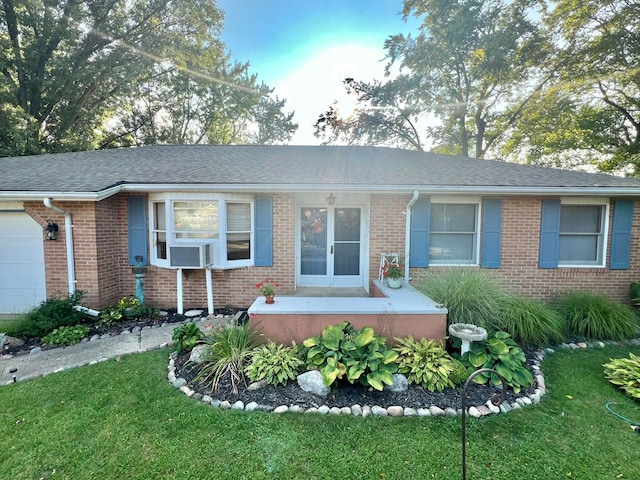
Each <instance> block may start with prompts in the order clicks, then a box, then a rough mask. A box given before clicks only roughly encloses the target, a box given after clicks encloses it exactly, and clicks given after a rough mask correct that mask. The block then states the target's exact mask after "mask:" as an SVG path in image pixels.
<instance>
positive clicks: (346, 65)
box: [274, 44, 385, 145]
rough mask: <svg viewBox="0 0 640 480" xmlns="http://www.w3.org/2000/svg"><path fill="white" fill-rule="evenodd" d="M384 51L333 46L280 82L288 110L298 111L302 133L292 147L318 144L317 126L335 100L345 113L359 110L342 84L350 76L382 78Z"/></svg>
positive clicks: (318, 53)
mask: <svg viewBox="0 0 640 480" xmlns="http://www.w3.org/2000/svg"><path fill="white" fill-rule="evenodd" d="M383 58H384V51H383V50H382V49H379V48H372V47H367V46H363V45H358V44H347V45H341V46H332V47H329V48H326V49H324V50H320V51H318V52H316V53H315V54H312V55H311V56H309V58H308V59H307V60H306V61H304V62H302V63H300V65H299V66H297V67H296V68H295V69H293V70H292V71H291V73H290V74H289V75H287V76H286V77H284V78H283V79H282V80H280V81H278V82H277V84H276V85H274V87H275V93H276V94H277V95H278V96H279V97H280V98H286V99H287V103H286V109H287V110H288V111H291V110H295V119H294V120H295V121H296V122H297V123H298V131H297V132H296V134H295V136H294V137H293V139H292V141H291V144H294V145H314V144H315V145H317V144H319V141H318V139H317V138H315V137H314V136H313V124H314V123H315V122H316V120H317V119H318V116H319V115H320V114H321V113H323V112H325V111H326V110H327V108H328V107H329V106H331V105H332V104H333V103H334V102H335V101H337V102H338V105H339V107H340V110H341V111H342V112H348V111H349V109H353V108H354V107H355V102H354V101H353V100H352V99H351V98H350V97H349V96H348V95H347V94H346V92H345V88H344V85H343V83H342V81H343V80H344V79H345V78H347V77H353V78H355V79H356V80H363V81H371V80H372V79H374V78H378V79H382V78H383V76H384V65H385V62H384V61H381V60H383Z"/></svg>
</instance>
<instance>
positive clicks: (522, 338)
mask: <svg viewBox="0 0 640 480" xmlns="http://www.w3.org/2000/svg"><path fill="white" fill-rule="evenodd" d="M497 328H498V329H499V330H502V331H505V332H507V333H509V334H510V335H511V337H512V338H513V339H514V341H516V342H518V343H521V344H529V345H548V344H554V343H561V342H562V340H563V339H564V335H565V331H566V323H565V320H564V318H562V316H560V315H559V314H558V313H557V312H556V311H555V310H553V309H552V308H549V307H547V306H546V305H544V304H542V303H541V302H539V301H537V300H532V299H528V298H522V297H517V296H509V297H507V298H505V299H504V300H503V301H502V305H501V311H500V316H499V320H498V322H497Z"/></svg>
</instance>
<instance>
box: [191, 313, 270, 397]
mask: <svg viewBox="0 0 640 480" xmlns="http://www.w3.org/2000/svg"><path fill="white" fill-rule="evenodd" d="M260 336H261V335H260V334H259V333H258V332H257V331H256V330H254V329H253V328H250V327H249V323H248V322H247V323H244V324H242V325H232V326H228V327H225V328H222V329H220V330H219V331H214V332H213V333H211V334H210V335H209V336H207V337H206V339H205V341H206V342H207V343H208V349H207V351H206V352H205V359H206V360H205V361H204V362H203V364H202V368H201V370H200V373H199V374H198V375H197V377H196V378H197V379H198V380H201V381H202V382H204V383H205V384H209V385H211V391H212V392H217V390H218V387H219V385H220V382H221V381H222V380H223V379H224V378H225V377H227V376H228V377H229V381H230V382H231V389H232V391H233V393H238V386H239V385H240V384H241V383H246V380H245V373H244V372H245V370H246V368H247V367H248V365H249V362H250V361H251V355H252V353H253V349H254V348H255V347H256V346H257V345H258V342H259V340H260Z"/></svg>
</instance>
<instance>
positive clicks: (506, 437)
mask: <svg viewBox="0 0 640 480" xmlns="http://www.w3.org/2000/svg"><path fill="white" fill-rule="evenodd" d="M638 350H639V349H638V348H637V347H634V348H633V349H631V351H633V352H634V353H640V352H639V351H638ZM629 351H630V349H628V348H606V349H601V350H588V351H584V350H581V351H563V352H557V353H554V354H552V355H549V356H548V357H547V359H546V360H545V362H544V364H543V369H544V371H545V376H546V381H547V388H548V394H547V395H546V396H545V397H543V401H542V404H540V405H538V406H535V407H527V408H525V409H522V410H519V411H514V412H511V413H509V414H507V415H495V416H491V417H488V418H484V419H480V420H476V419H469V421H468V425H467V439H468V442H469V444H468V448H467V452H468V457H467V465H468V467H467V468H468V470H467V477H468V478H469V479H470V480H471V479H494V480H497V479H510V478H524V479H544V480H548V479H566V478H572V479H588V480H596V479H616V478H626V479H634V478H635V479H637V478H639V475H640V474H639V472H640V455H639V454H638V453H639V452H640V436H639V435H637V434H636V433H634V432H633V431H632V430H631V429H630V428H629V426H628V425H627V424H626V423H624V422H623V421H621V420H619V419H618V418H616V417H614V416H613V415H611V414H610V413H607V411H606V410H605V404H606V403H607V402H617V403H618V404H617V405H615V407H614V408H616V410H618V411H619V412H620V413H622V414H624V415H625V416H628V417H632V418H633V419H634V420H636V421H640V409H639V406H640V404H639V403H638V402H634V401H633V400H631V399H629V398H627V397H625V396H624V395H623V394H621V393H620V392H618V391H617V390H615V389H614V388H613V387H612V386H611V385H610V384H609V383H608V382H607V381H606V380H605V379H604V378H603V376H602V366H601V365H602V364H603V363H605V362H606V361H608V360H609V358H610V357H622V356H628V352H629ZM168 354H169V351H168V350H162V351H155V352H151V353H146V354H141V355H132V356H127V357H124V358H123V359H122V361H121V362H116V361H109V362H105V363H101V364H98V365H93V366H88V367H83V368H80V369H77V370H73V371H68V372H63V373H59V374H55V375H51V376H48V377H45V378H42V379H38V380H34V381H30V382H24V383H18V384H15V385H10V386H4V387H1V388H0V478H2V479H41V478H42V479H48V478H52V479H89V478H91V479H93V478H95V479H120V478H121V479H127V480H128V479H144V480H149V479H156V478H180V479H234V480H237V479H261V478H269V479H357V480H360V479H380V478H385V479H399V480H405V479H423V478H424V479H427V478H437V479H449V478H450V479H459V478H461V453H460V451H461V447H460V419H459V418H458V419H449V418H423V419H420V418H404V419H393V418H371V417H369V418H365V419H363V418H359V417H345V416H322V415H311V414H284V415H275V414H266V413H244V412H231V411H218V410H214V409H212V408H211V407H209V406H206V405H203V404H201V403H198V402H196V401H194V400H191V399H189V398H187V397H185V396H184V395H183V394H182V393H180V392H179V391H177V390H175V389H174V388H173V387H172V386H171V385H170V384H169V383H168V382H167V380H166V376H165V375H166V366H167V358H168ZM567 396H570V397H572V398H568V397H567Z"/></svg>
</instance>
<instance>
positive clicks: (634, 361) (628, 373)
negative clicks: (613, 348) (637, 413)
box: [603, 353, 640, 400]
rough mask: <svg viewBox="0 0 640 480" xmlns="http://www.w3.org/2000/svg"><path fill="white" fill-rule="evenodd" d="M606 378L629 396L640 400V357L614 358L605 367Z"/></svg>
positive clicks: (630, 355) (631, 355) (631, 354)
mask: <svg viewBox="0 0 640 480" xmlns="http://www.w3.org/2000/svg"><path fill="white" fill-rule="evenodd" d="M603 366H604V376H605V377H607V379H608V380H609V381H610V382H611V383H612V384H614V385H615V386H617V387H619V388H621V389H622V390H624V391H625V392H626V393H627V395H629V396H631V397H632V398H636V399H639V400H640V357H637V356H635V355H634V354H633V353H629V358H612V359H610V360H609V363H605V364H604V365H603Z"/></svg>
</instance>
